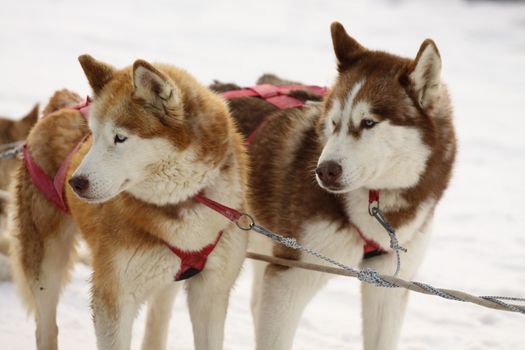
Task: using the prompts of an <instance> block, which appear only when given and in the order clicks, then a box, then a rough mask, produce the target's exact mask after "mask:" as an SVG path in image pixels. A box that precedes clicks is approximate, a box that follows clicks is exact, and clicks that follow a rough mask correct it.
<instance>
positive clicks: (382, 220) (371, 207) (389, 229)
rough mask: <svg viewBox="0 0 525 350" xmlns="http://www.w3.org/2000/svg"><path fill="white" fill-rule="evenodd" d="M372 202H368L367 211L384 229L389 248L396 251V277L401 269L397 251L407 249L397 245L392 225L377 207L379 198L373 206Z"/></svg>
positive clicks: (405, 250)
mask: <svg viewBox="0 0 525 350" xmlns="http://www.w3.org/2000/svg"><path fill="white" fill-rule="evenodd" d="M373 203H374V202H373ZM373 203H370V204H369V206H368V213H369V214H370V216H373V217H374V218H375V219H376V220H377V221H378V222H379V223H380V224H381V226H383V228H384V229H385V231H386V232H387V233H388V236H389V237H390V248H391V249H393V250H394V252H395V253H396V272H395V273H394V277H396V276H397V275H398V274H399V270H401V256H400V254H399V251H402V252H404V253H406V252H407V249H406V248H403V247H402V246H400V245H399V241H398V240H397V236H396V231H395V230H394V228H393V227H392V225H390V223H389V222H388V220H387V219H386V217H385V215H384V214H383V212H382V211H381V209H379V200H377V201H376V202H375V203H376V205H375V206H374V205H373Z"/></svg>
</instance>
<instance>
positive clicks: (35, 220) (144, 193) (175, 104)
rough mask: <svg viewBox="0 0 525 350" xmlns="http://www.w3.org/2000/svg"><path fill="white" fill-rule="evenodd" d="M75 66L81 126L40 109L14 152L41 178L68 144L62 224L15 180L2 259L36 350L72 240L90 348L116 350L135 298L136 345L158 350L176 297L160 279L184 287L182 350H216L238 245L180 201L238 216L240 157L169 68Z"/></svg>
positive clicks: (190, 82)
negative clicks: (87, 261)
mask: <svg viewBox="0 0 525 350" xmlns="http://www.w3.org/2000/svg"><path fill="white" fill-rule="evenodd" d="M79 60H80V63H81V65H82V68H83V70H84V72H85V74H86V76H87V79H88V81H89V83H90V85H91V87H92V89H93V93H94V97H93V101H92V104H91V105H90V106H89V118H88V122H87V123H86V120H85V119H84V117H83V116H82V114H81V113H80V112H79V111H77V110H74V109H62V110H60V111H57V112H54V113H52V114H50V115H49V116H47V117H46V118H43V119H42V120H41V121H40V122H39V123H37V124H36V126H35V127H34V128H33V130H32V131H31V133H30V135H29V137H28V149H27V150H28V152H29V153H30V154H31V157H32V159H33V161H34V162H35V163H37V164H38V166H40V167H41V168H42V170H43V171H45V173H47V174H55V173H57V171H58V169H59V167H61V164H62V163H63V161H64V159H66V158H67V156H68V154H69V153H70V152H71V150H72V149H74V147H75V145H77V144H78V145H80V146H79V148H78V151H77V152H76V153H75V154H74V155H73V157H72V160H71V164H70V166H69V168H68V169H69V170H68V171H67V176H66V179H67V182H68V185H66V186H65V189H64V191H65V197H66V202H67V205H68V208H69V210H70V213H71V215H68V214H66V213H64V212H63V211H60V210H59V209H58V208H57V207H55V206H53V205H52V204H51V203H50V202H49V201H48V200H47V199H46V198H45V197H44V196H43V195H42V193H41V192H40V191H39V190H37V188H36V187H35V186H34V185H33V183H32V178H31V177H30V175H29V172H28V170H27V167H20V168H19V169H18V172H17V175H16V198H15V201H16V203H15V208H14V209H15V210H14V215H13V220H12V221H10V225H11V228H10V231H12V232H13V233H14V249H13V253H12V262H13V267H14V275H15V280H16V283H17V286H18V287H19V291H20V293H21V295H22V297H23V300H24V302H25V304H26V305H27V306H28V308H29V309H30V310H32V311H33V312H34V314H35V320H36V343H37V348H38V349H40V350H43V349H46V350H48V349H57V334H58V329H57V324H56V307H57V303H58V299H59V294H60V291H61V289H62V287H63V285H64V283H65V281H66V280H67V275H68V270H69V268H70V265H71V264H70V263H71V261H72V254H73V252H74V250H75V248H74V245H75V240H76V238H75V232H77V231H80V232H81V233H82V236H83V238H84V239H85V240H86V242H87V244H88V246H89V248H90V251H91V255H92V266H93V276H92V291H93V294H92V309H93V315H94V325H95V333H96V337H97V344H98V348H99V349H104V350H107V349H114V350H117V349H119V350H121V349H129V348H130V341H131V331H132V325H133V320H134V318H135V316H136V314H137V312H138V309H139V307H140V305H141V304H142V303H144V302H146V301H147V302H148V306H149V310H148V316H147V326H146V333H145V337H144V340H143V345H142V348H143V349H147V350H152V349H153V350H155V349H165V348H166V338H167V331H168V323H169V318H170V314H171V309H172V303H173V299H174V297H175V294H176V292H177V290H178V289H179V287H180V286H181V283H176V282H174V279H175V280H183V279H185V278H189V279H188V280H187V282H186V288H187V291H188V306H189V310H190V316H191V320H192V324H193V332H194V339H195V348H196V349H222V344H223V333H224V322H225V316H226V309H227V306H228V299H229V293H230V289H231V287H232V285H233V283H234V281H235V279H236V277H237V275H238V273H239V271H240V268H241V264H242V262H243V260H244V253H245V249H246V244H247V238H246V235H245V234H243V233H242V232H239V229H238V228H237V227H236V226H235V225H234V224H232V223H229V222H228V221H227V220H226V219H224V218H223V217H222V216H220V215H219V214H217V213H215V212H214V211H212V210H211V209H209V208H207V207H206V206H204V205H202V204H200V203H198V202H197V201H195V200H194V199H193V196H195V195H197V194H201V195H204V196H207V197H209V198H211V199H213V200H216V201H218V202H221V203H223V204H225V205H227V206H230V207H233V208H237V209H239V210H244V208H245V203H244V192H245V182H246V175H245V172H246V168H247V163H246V156H245V154H244V148H243V141H242V137H241V135H240V134H238V133H237V132H236V130H235V127H234V124H233V121H232V120H231V118H230V115H229V111H228V108H227V106H226V104H225V102H224V100H223V99H222V98H220V97H219V96H217V95H216V94H214V93H212V92H211V91H210V90H208V89H206V88H205V87H204V86H202V85H200V84H199V83H198V82H197V81H196V80H195V79H194V78H193V77H192V76H191V75H189V74H188V73H187V72H185V71H183V70H181V69H178V68H175V67H173V66H169V65H163V64H150V63H148V62H146V61H143V60H137V61H136V62H135V63H134V64H133V66H132V67H128V68H125V69H115V68H113V67H112V66H110V65H108V64H106V63H102V62H100V61H97V60H95V59H93V58H92V57H91V56H88V55H83V56H81V57H80V58H79ZM88 134H89V136H88V137H87V138H85V137H86V135H88ZM84 138H85V139H84ZM83 139H84V141H82V140H83ZM26 160H27V159H26ZM203 256H204V258H202V257H203ZM206 257H207V259H206ZM201 270H202V272H201V273H200V274H197V273H198V272H200V271H201ZM192 276H193V277H192ZM190 277H191V278H190Z"/></svg>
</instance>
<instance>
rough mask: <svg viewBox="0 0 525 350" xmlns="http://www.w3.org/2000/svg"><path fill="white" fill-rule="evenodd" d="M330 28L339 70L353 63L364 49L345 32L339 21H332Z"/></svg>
mask: <svg viewBox="0 0 525 350" xmlns="http://www.w3.org/2000/svg"><path fill="white" fill-rule="evenodd" d="M330 30H331V32H332V43H333V45H334V52H335V57H337V66H338V68H339V71H341V70H343V69H345V68H347V67H348V66H350V65H351V64H352V63H354V62H355V61H356V59H357V58H358V57H359V56H360V55H361V54H362V53H364V52H365V51H366V49H365V48H364V47H363V46H361V44H359V43H358V42H357V41H356V40H355V39H354V38H352V37H351V36H350V35H348V34H347V33H346V30H345V28H344V27H343V25H342V24H341V23H339V22H334V23H332V25H331V26H330Z"/></svg>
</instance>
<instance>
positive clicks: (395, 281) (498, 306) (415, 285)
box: [246, 252, 525, 314]
mask: <svg viewBox="0 0 525 350" xmlns="http://www.w3.org/2000/svg"><path fill="white" fill-rule="evenodd" d="M246 257H247V258H249V259H252V260H258V261H263V262H267V263H271V264H277V265H281V266H287V267H295V268H301V269H306V270H310V271H315V272H323V273H330V274H333V275H339V276H345V277H354V278H358V274H357V273H356V272H355V271H349V270H346V269H341V268H335V267H331V266H324V265H318V264H313V263H306V262H303V261H300V260H289V259H283V258H278V257H275V256H268V255H263V254H258V253H253V252H248V253H246ZM363 271H364V270H363ZM374 272H375V274H374V276H378V278H380V279H381V280H383V281H384V282H385V287H388V286H395V288H398V287H399V288H405V289H408V290H411V291H413V292H416V293H421V294H427V295H436V296H440V297H442V298H445V299H447V300H453V301H463V302H468V303H472V304H475V305H479V306H483V307H486V308H490V309H494V310H501V311H512V312H517V313H521V314H525V307H524V306H520V305H515V304H509V303H505V302H503V301H501V300H513V301H522V302H525V298H515V297H499V296H498V297H477V296H474V295H471V294H468V293H465V292H462V291H458V290H453V289H441V288H439V289H438V288H434V287H432V286H430V285H428V284H425V283H421V282H409V281H406V280H403V279H400V278H397V277H392V276H385V275H380V274H379V273H377V272H376V271H374ZM365 282H367V281H365ZM386 284H388V285H386ZM438 293H439V294H438ZM445 295H446V297H445Z"/></svg>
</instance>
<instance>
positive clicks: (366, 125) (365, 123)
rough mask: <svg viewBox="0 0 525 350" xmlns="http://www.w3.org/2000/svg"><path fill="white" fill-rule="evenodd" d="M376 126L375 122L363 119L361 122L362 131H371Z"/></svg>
mask: <svg viewBox="0 0 525 350" xmlns="http://www.w3.org/2000/svg"><path fill="white" fill-rule="evenodd" d="M376 124H377V122H376V121H375V120H372V119H363V120H361V128H363V129H372V128H373V127H374V126H375V125H376Z"/></svg>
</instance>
